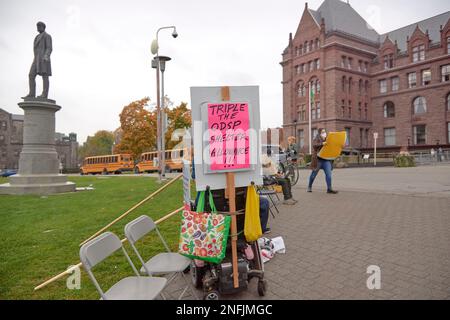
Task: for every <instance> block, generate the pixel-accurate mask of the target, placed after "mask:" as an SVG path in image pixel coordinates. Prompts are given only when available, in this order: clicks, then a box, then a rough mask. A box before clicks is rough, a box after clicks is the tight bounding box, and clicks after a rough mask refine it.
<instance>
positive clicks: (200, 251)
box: [178, 191, 231, 263]
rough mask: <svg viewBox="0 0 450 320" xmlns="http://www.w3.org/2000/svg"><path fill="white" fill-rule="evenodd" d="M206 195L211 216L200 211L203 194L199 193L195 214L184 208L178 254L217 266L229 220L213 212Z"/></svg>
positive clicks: (220, 258)
mask: <svg viewBox="0 0 450 320" xmlns="http://www.w3.org/2000/svg"><path fill="white" fill-rule="evenodd" d="M208 193H209V205H210V207H211V211H212V212H211V213H207V212H203V211H204V208H205V191H201V192H200V195H199V199H198V204H197V212H194V211H191V210H190V208H189V205H187V206H185V208H184V210H183V215H182V218H181V230H180V241H179V247H178V252H179V253H180V254H182V255H184V256H186V257H189V258H191V259H198V260H204V261H208V262H212V263H220V262H221V261H222V260H223V258H225V251H226V248H227V241H228V236H229V231H230V223H231V217H230V216H225V215H223V214H218V213H217V210H216V207H215V205H214V201H213V197H212V194H211V192H208Z"/></svg>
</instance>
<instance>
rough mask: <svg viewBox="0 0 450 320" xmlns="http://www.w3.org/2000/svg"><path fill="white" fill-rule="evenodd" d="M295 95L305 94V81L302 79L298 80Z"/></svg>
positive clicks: (302, 95) (301, 95)
mask: <svg viewBox="0 0 450 320" xmlns="http://www.w3.org/2000/svg"><path fill="white" fill-rule="evenodd" d="M297 96H298V97H304V96H305V83H304V82H303V81H299V82H298V83H297Z"/></svg>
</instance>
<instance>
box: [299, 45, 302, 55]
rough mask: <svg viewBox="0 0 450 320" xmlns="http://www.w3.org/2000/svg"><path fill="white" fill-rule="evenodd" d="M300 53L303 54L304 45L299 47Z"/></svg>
mask: <svg viewBox="0 0 450 320" xmlns="http://www.w3.org/2000/svg"><path fill="white" fill-rule="evenodd" d="M298 52H299V53H300V54H302V53H303V46H302V45H300V47H298Z"/></svg>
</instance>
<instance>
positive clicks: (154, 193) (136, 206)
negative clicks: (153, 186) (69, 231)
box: [80, 173, 183, 247]
mask: <svg viewBox="0 0 450 320" xmlns="http://www.w3.org/2000/svg"><path fill="white" fill-rule="evenodd" d="M182 176H183V174H182V173H181V174H179V175H178V176H176V177H175V178H173V179H172V180H170V181H169V182H168V183H166V184H165V185H163V186H162V187H161V188H159V189H158V190H156V191H155V192H153V193H152V194H151V195H149V196H148V197H147V198H145V199H144V200H142V201H140V202H139V203H137V204H135V205H134V206H133V207H131V208H130V209H128V210H127V211H126V212H125V213H123V214H122V215H120V216H119V217H118V218H116V219H115V220H114V221H112V222H110V223H109V224H107V225H106V226H104V227H103V228H101V229H100V230H98V231H97V232H96V233H94V234H93V235H92V236H90V237H89V238H87V239H86V240H84V241H83V242H82V243H80V247H81V246H82V245H83V244H85V243H86V242H88V241H89V240H91V239H94V238H95V237H96V236H98V235H99V234H100V233H102V232H103V231H105V230H106V229H108V228H109V227H111V226H112V225H113V224H115V223H117V222H118V221H120V220H122V219H123V218H125V217H126V216H127V215H129V214H130V213H131V212H133V211H134V210H136V209H137V208H139V207H140V206H141V205H143V204H144V203H145V202H147V201H148V200H150V199H151V198H153V197H154V196H156V195H157V194H158V193H160V192H161V191H163V190H164V189H165V188H167V187H168V186H170V185H171V184H172V183H174V182H175V181H177V180H178V179H180V178H181V177H182Z"/></svg>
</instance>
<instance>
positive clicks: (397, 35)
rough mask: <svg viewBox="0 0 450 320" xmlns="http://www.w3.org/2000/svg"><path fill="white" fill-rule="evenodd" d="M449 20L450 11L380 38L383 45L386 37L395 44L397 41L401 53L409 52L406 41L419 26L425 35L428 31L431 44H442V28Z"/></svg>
mask: <svg viewBox="0 0 450 320" xmlns="http://www.w3.org/2000/svg"><path fill="white" fill-rule="evenodd" d="M449 19H450V11H447V12H444V13H442V14H439V15H437V16H434V17H431V18H428V19H425V20H422V21H419V22H416V23H413V24H410V25H408V26H406V27H403V28H400V29H397V30H393V31H390V32H387V33H385V34H382V35H381V37H380V42H381V43H383V42H384V40H385V39H386V36H389V39H391V41H392V42H394V43H395V41H397V46H398V49H399V50H400V52H404V51H407V42H406V39H407V37H408V36H411V35H412V34H413V32H414V30H415V29H416V26H419V28H420V30H422V32H423V33H426V32H427V30H428V36H429V37H430V40H431V43H436V42H440V41H441V32H440V29H441V26H445V24H446V23H447V21H448V20H449Z"/></svg>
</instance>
